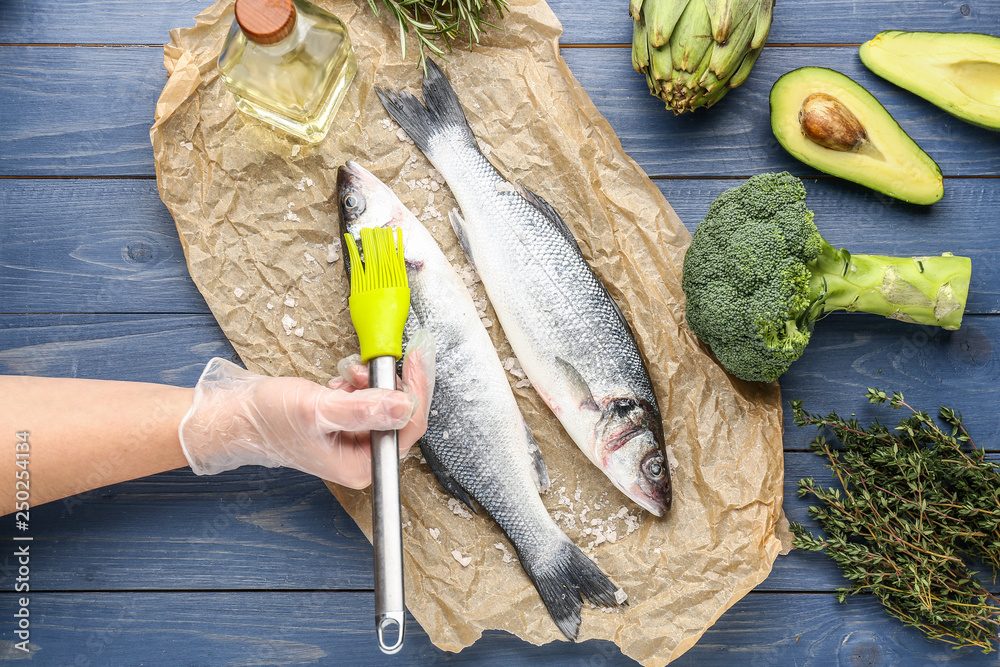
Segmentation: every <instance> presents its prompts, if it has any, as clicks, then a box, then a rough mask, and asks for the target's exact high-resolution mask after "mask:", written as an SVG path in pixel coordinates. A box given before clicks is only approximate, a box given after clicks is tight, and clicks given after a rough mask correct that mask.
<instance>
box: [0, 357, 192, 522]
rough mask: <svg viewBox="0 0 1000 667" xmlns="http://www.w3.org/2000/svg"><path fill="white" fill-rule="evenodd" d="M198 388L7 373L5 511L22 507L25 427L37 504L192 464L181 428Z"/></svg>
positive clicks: (1, 492) (0, 479) (0, 381)
mask: <svg viewBox="0 0 1000 667" xmlns="http://www.w3.org/2000/svg"><path fill="white" fill-rule="evenodd" d="M192 392H193V390H192V389H184V388H179V387H171V386H167V385H158V384H147V383H140V382H108V381H103V380H75V379H62V378H37V377H16V376H0V513H2V514H7V513H10V512H13V511H14V493H15V488H14V482H15V473H16V471H18V470H20V468H17V467H16V460H17V459H16V457H15V448H14V445H15V443H16V442H17V436H16V434H17V433H18V432H22V431H27V432H28V433H29V436H28V441H29V443H30V457H29V459H28V460H29V464H28V469H29V471H30V480H31V485H30V494H31V496H30V497H31V505H32V506H36V505H40V504H42V503H46V502H49V501H52V500H57V499H59V498H65V497H67V496H71V495H74V494H77V493H82V492H84V491H88V490H90V489H94V488H98V487H102V486H108V485H110V484H114V483H116V482H122V481H125V480H129V479H136V478H138V477H145V476H147V475H153V474H156V473H159V472H163V471H165V470H172V469H174V468H179V467H182V466H185V465H187V460H186V459H185V458H184V453H183V451H182V450H181V447H180V442H179V441H178V437H177V427H178V425H179V424H180V421H181V419H182V418H183V417H184V414H185V413H186V412H187V410H188V408H189V407H190V406H191V399H192Z"/></svg>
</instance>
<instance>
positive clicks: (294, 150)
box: [219, 104, 302, 157]
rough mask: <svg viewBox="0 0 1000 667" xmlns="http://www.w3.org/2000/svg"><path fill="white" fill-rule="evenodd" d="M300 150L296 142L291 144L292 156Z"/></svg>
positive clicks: (300, 147)
mask: <svg viewBox="0 0 1000 667" xmlns="http://www.w3.org/2000/svg"><path fill="white" fill-rule="evenodd" d="M219 106H220V107H221V106H222V105H221V104H220V105H219ZM300 150H302V146H299V145H298V144H295V145H294V146H292V157H295V156H296V155H298V154H299V151H300Z"/></svg>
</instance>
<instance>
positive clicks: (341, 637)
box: [0, 592, 996, 667]
mask: <svg viewBox="0 0 1000 667" xmlns="http://www.w3.org/2000/svg"><path fill="white" fill-rule="evenodd" d="M3 597H5V598H8V601H9V602H8V608H10V609H12V608H13V604H15V603H14V601H13V599H11V598H12V597H13V596H12V595H11V594H9V593H5V594H3ZM30 600H31V602H30V605H29V609H30V611H31V643H32V644H33V645H34V647H33V648H34V650H35V651H37V655H36V656H34V657H37V658H38V659H40V660H43V661H44V662H45V664H67V665H68V664H80V665H94V664H101V665H124V664H164V663H169V662H174V661H176V656H177V651H178V647H183V648H182V649H181V650H182V651H183V654H184V655H189V656H198V658H197V662H198V664H210V665H223V664H235V665H256V664H286V665H289V664H312V663H321V664H326V663H327V662H331V663H332V662H338V660H337V657H339V656H350V664H351V665H352V666H357V667H365V666H369V665H371V666H373V667H375V666H381V665H384V664H386V658H385V656H383V655H382V654H380V653H379V652H378V649H377V647H376V646H375V641H374V636H373V631H372V617H373V615H374V606H373V602H372V599H371V595H370V594H362V593H312V592H310V593H305V592H303V593H271V592H267V593H265V592H245V593H244V592H226V593H221V592H220V593H47V594H33V595H32V596H31V598H30ZM584 628H586V618H585V619H584ZM647 631H648V632H649V633H650V634H651V635H655V633H656V628H654V627H650V628H648V630H647ZM9 636H11V635H10V634H7V633H5V637H4V639H5V640H6V639H7V637H9ZM11 644H12V642H7V641H5V642H4V645H3V649H0V650H2V651H3V653H0V657H4V658H7V657H10V658H14V657H18V656H17V653H16V652H15V650H14V649H13V646H11ZM956 659H957V660H960V661H961V664H962V665H994V664H995V663H996V657H995V655H994V656H986V655H983V654H981V653H979V652H976V651H973V650H969V649H963V650H962V651H959V652H956V651H954V650H953V649H951V648H950V647H948V646H947V645H945V644H943V643H940V642H931V641H929V640H927V639H924V638H923V636H922V635H921V634H920V633H919V632H918V631H917V630H914V629H912V628H907V627H904V626H903V625H901V624H900V623H899V622H898V621H897V620H896V619H893V618H890V617H888V616H887V615H886V614H885V613H883V612H882V611H881V609H880V608H879V607H878V604H877V603H876V602H875V601H874V600H873V599H871V598H870V597H868V596H862V597H858V598H854V599H852V600H850V602H849V603H847V604H838V603H837V602H836V601H835V600H833V599H832V596H829V595H790V594H785V595H782V594H751V595H748V596H747V597H746V598H744V599H743V600H741V601H740V602H737V603H736V605H735V606H734V607H733V608H732V609H730V610H729V611H728V612H727V613H726V614H724V615H723V616H722V617H721V618H720V619H719V621H718V622H716V624H715V625H714V626H713V627H712V628H710V629H709V630H708V631H707V632H706V633H705V635H704V636H703V637H702V639H701V641H700V642H699V643H698V644H696V645H695V646H694V647H693V648H692V649H691V650H690V651H688V652H687V653H686V654H685V655H684V656H682V657H681V658H680V659H679V660H677V661H676V662H674V663H672V664H675V665H679V666H684V665H698V666H699V667H714V666H719V667H731V666H732V665H734V664H736V665H748V666H750V667H763V666H764V665H793V664H794V665H803V666H807V667H821V666H826V665H830V664H842V665H862V664H863V665H869V666H871V667H883V666H887V665H896V664H901V663H904V662H907V663H910V664H938V663H946V662H947V663H950V662H952V661H954V660H956ZM445 662H447V663H448V664H454V665H477V666H478V665H497V666H498V667H504V666H507V665H511V664H546V665H553V666H557V667H562V666H566V667H570V666H573V667H576V666H577V665H594V666H605V665H608V666H610V665H634V664H636V663H635V662H633V661H632V660H631V659H629V658H626V657H625V656H623V655H622V654H621V652H620V650H619V649H618V648H617V647H616V646H615V645H614V644H611V643H610V642H602V641H595V640H592V641H587V642H581V643H577V644H569V643H565V642H556V643H552V644H547V645H544V646H540V647H537V646H532V645H530V644H527V643H525V642H523V641H521V640H519V639H517V638H516V637H513V636H512V635H508V634H506V633H502V632H489V633H487V634H486V635H485V637H484V639H481V640H480V641H478V642H477V643H476V644H474V645H473V646H471V647H469V648H467V649H465V650H464V651H462V652H461V653H458V654H449V653H444V652H442V651H440V650H439V649H437V648H435V647H434V646H433V645H431V644H430V642H429V640H428V639H427V636H426V634H425V633H424V632H423V630H422V629H421V628H420V626H419V625H418V624H417V623H416V622H415V621H414V620H413V619H412V617H411V618H408V620H407V637H406V642H405V644H404V647H403V649H402V652H401V653H400V654H399V655H398V656H396V657H395V658H393V663H394V664H400V665H427V664H442V663H445Z"/></svg>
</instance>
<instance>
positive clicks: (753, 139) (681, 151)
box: [564, 47, 1000, 177]
mask: <svg viewBox="0 0 1000 667" xmlns="http://www.w3.org/2000/svg"><path fill="white" fill-rule="evenodd" d="M564 55H565V58H566V62H567V63H568V64H569V66H570V69H571V70H572V71H573V74H574V75H575V76H576V77H577V78H578V79H579V80H580V83H581V84H582V85H583V87H584V88H585V89H586V90H587V92H588V93H589V94H590V98H591V99H592V100H593V102H594V104H595V105H597V108H598V109H599V110H600V111H601V113H602V114H604V115H605V117H606V118H607V119H608V121H609V122H610V123H611V126H612V128H614V130H615V132H616V133H617V134H618V138H619V139H620V140H621V143H622V146H623V147H624V149H625V152H626V153H628V154H629V155H630V156H631V157H632V158H633V159H634V160H635V161H636V162H638V163H639V166H641V167H642V168H643V169H644V170H645V171H646V173H648V174H650V175H651V176H710V177H711V176H746V175H750V174H755V173H759V172H761V171H777V170H788V171H790V172H792V173H794V174H796V175H799V176H803V177H805V176H810V177H811V176H816V175H819V172H817V171H815V170H813V169H812V168H810V167H806V166H805V165H803V164H802V163H800V162H799V161H797V160H795V159H794V158H792V157H791V156H790V155H788V154H787V153H786V152H785V150H784V149H783V148H782V147H781V145H780V144H778V142H777V141H776V140H775V138H774V136H773V134H772V133H771V124H770V106H769V101H768V98H769V95H770V91H771V86H772V85H773V84H774V82H775V81H776V80H777V79H778V77H779V76H781V75H782V74H785V73H786V72H788V71H789V70H792V69H795V68H798V67H805V66H809V65H815V66H820V67H828V68H832V69H835V70H839V71H841V72H843V73H844V74H846V75H847V76H849V77H851V78H852V79H854V80H855V81H857V82H858V83H860V84H861V85H862V86H864V87H865V88H867V89H868V90H869V91H870V92H871V93H872V94H873V95H874V96H875V97H876V98H878V100H879V101H880V102H881V103H882V104H883V105H884V106H885V108H886V109H888V110H889V112H890V113H891V114H892V115H893V116H894V117H895V119H896V120H897V121H898V122H899V124H900V126H901V127H902V128H903V129H904V130H905V131H906V132H907V133H908V134H909V135H910V136H911V137H912V138H913V140H914V141H916V142H917V144H919V145H920V147H921V148H923V149H924V151H926V152H927V153H928V154H929V155H930V156H931V157H932V158H934V159H935V160H936V161H937V162H938V164H939V165H940V166H941V169H942V171H943V173H944V174H945V175H946V176H971V175H992V176H996V175H1000V153H998V152H997V150H996V133H995V132H991V131H989V130H985V129H983V128H976V127H974V126H972V125H969V124H968V123H963V122H962V121H960V120H957V119H956V118H954V117H952V116H949V115H948V114H947V113H945V112H944V111H942V110H940V109H938V108H937V107H935V106H933V105H932V104H930V103H929V102H927V101H925V100H922V99H919V98H917V97H916V96H914V95H912V94H910V93H908V92H906V91H904V90H902V89H901V88H897V87H895V86H893V85H892V84H890V83H888V82H886V81H885V80H883V79H880V78H879V77H877V76H875V75H874V74H872V73H871V72H869V71H868V70H867V69H866V68H865V67H864V66H863V65H862V64H861V61H860V60H859V59H858V55H857V49H855V48H853V47H839V48H838V47H827V48H821V47H809V48H767V49H765V51H764V53H763V54H761V57H760V60H759V61H758V62H757V64H756V66H755V67H754V70H753V72H752V73H751V75H750V78H749V79H747V81H746V83H744V84H743V85H742V86H740V87H739V88H736V89H734V90H733V91H731V92H730V93H729V94H728V95H727V96H726V97H725V98H724V99H723V100H722V101H721V102H719V103H718V104H716V105H715V106H714V107H712V109H710V110H707V111H705V112H704V113H692V114H684V115H681V116H673V115H671V114H670V113H668V112H666V111H665V110H664V107H663V103H662V102H660V101H659V100H658V99H656V98H655V97H653V96H651V95H650V94H649V89H648V87H647V85H646V82H645V79H643V78H642V77H638V75H637V74H636V73H635V72H634V71H632V63H631V53H630V50H629V49H626V48H620V49H610V48H609V49H605V48H592V49H572V50H569V49H567V50H566V52H565V53H564Z"/></svg>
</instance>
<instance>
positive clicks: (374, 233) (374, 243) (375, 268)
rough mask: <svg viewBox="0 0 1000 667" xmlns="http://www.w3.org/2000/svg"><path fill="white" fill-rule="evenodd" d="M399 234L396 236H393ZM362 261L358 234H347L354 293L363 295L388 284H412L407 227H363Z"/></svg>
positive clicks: (398, 285) (352, 292)
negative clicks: (405, 237) (405, 253)
mask: <svg viewBox="0 0 1000 667" xmlns="http://www.w3.org/2000/svg"><path fill="white" fill-rule="evenodd" d="M393 236H395V239H394V238H393ZM361 250H362V252H364V255H365V263H364V264H362V263H361V257H360V255H359V254H358V246H357V245H356V244H355V242H354V237H353V236H351V235H349V234H348V235H347V252H348V254H349V255H350V257H351V294H361V293H364V292H369V291H371V290H376V289H383V288H386V287H409V282H408V281H407V279H406V261H405V260H404V259H403V230H402V229H401V228H399V227H396V228H395V230H393V229H386V228H384V227H378V228H368V227H366V228H364V229H362V230H361Z"/></svg>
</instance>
